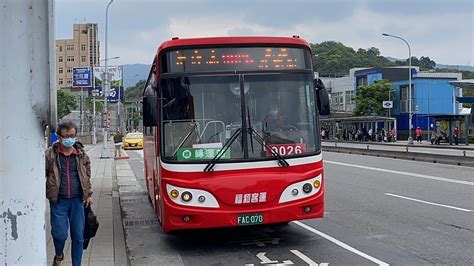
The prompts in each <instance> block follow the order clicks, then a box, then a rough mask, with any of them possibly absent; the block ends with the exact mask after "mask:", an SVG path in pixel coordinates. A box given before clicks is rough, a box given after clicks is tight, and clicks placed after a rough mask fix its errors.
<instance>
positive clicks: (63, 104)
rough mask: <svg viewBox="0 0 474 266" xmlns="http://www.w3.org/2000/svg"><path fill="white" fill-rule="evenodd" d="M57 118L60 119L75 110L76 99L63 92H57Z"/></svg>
mask: <svg viewBox="0 0 474 266" xmlns="http://www.w3.org/2000/svg"><path fill="white" fill-rule="evenodd" d="M57 108H58V118H59V119H61V118H63V117H65V116H66V115H68V114H70V113H71V110H73V109H76V108H77V101H76V98H75V97H74V96H73V95H71V94H70V93H67V92H65V91H62V90H59V91H58V93H57Z"/></svg>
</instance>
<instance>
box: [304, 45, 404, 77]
mask: <svg viewBox="0 0 474 266" xmlns="http://www.w3.org/2000/svg"><path fill="white" fill-rule="evenodd" d="M311 49H312V51H313V54H314V62H313V66H314V69H315V71H317V72H318V73H319V74H320V75H321V76H343V75H347V74H349V70H350V69H351V68H354V67H389V66H395V64H394V63H392V62H390V60H388V59H386V58H385V57H383V56H381V55H380V51H379V49H378V48H376V47H371V48H368V49H367V50H365V49H358V50H357V51H354V49H352V48H351V47H347V46H345V45H344V44H342V43H339V42H334V41H327V42H322V43H320V44H311Z"/></svg>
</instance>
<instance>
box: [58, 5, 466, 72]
mask: <svg viewBox="0 0 474 266" xmlns="http://www.w3.org/2000/svg"><path fill="white" fill-rule="evenodd" d="M108 2H109V0H56V6H55V9H56V38H57V39H67V38H72V24H74V23H84V22H87V23H98V24H99V36H100V41H101V53H102V54H101V58H103V56H104V35H105V8H106V5H107V3H108ZM473 14H474V0H390V1H388V0H387V1H386V0H360V1H359V0H357V1H356V0H327V1H322V0H286V1H282V0H195V1H191V0H186V1H185V0H170V1H165V0H114V2H113V4H112V5H111V6H110V8H109V57H114V56H120V59H118V60H116V61H115V62H114V64H133V63H145V64H150V63H151V61H152V58H153V55H154V53H155V52H156V50H157V48H158V46H159V45H160V44H161V43H162V42H163V41H166V40H169V39H170V38H171V37H173V36H179V37H180V38H186V37H200V36H247V35H261V36H292V35H295V34H296V35H299V36H301V37H302V38H304V39H306V40H307V41H309V42H311V43H320V42H323V41H329V40H332V41H338V42H342V43H343V44H345V45H346V46H350V47H352V48H354V49H356V50H357V49H358V48H364V49H366V48H369V47H372V46H373V47H377V48H379V49H380V52H381V54H382V55H384V56H392V57H396V58H407V57H408V49H407V47H406V45H405V44H404V43H403V42H402V41H400V40H397V39H394V38H389V37H384V36H382V33H383V32H386V33H389V34H393V35H398V36H401V37H403V38H405V39H406V40H407V41H408V42H409V43H410V46H411V49H412V55H413V56H417V57H420V56H429V57H430V58H431V59H433V60H435V61H436V62H437V63H441V64H453V65H467V64H468V63H469V64H470V65H471V66H472V65H474V15H473Z"/></svg>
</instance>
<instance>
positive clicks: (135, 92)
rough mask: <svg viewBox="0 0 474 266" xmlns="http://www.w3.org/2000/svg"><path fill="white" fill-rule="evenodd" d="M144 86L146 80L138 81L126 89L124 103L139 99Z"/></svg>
mask: <svg viewBox="0 0 474 266" xmlns="http://www.w3.org/2000/svg"><path fill="white" fill-rule="evenodd" d="M145 84H146V80H144V79H143V80H140V81H138V82H137V83H136V84H135V85H134V86H132V87H128V88H127V89H126V90H125V92H124V94H125V101H133V100H135V99H138V98H141V97H142V94H143V89H144V88H145Z"/></svg>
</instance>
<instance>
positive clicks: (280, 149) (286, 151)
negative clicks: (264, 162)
mask: <svg viewBox="0 0 474 266" xmlns="http://www.w3.org/2000/svg"><path fill="white" fill-rule="evenodd" d="M268 146H270V148H271V149H272V150H273V151H275V152H277V153H278V154H279V155H281V156H285V155H295V154H301V153H305V152H306V144H304V143H298V144H270V145H268ZM271 155H272V153H271V152H270V151H269V150H267V156H271Z"/></svg>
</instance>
